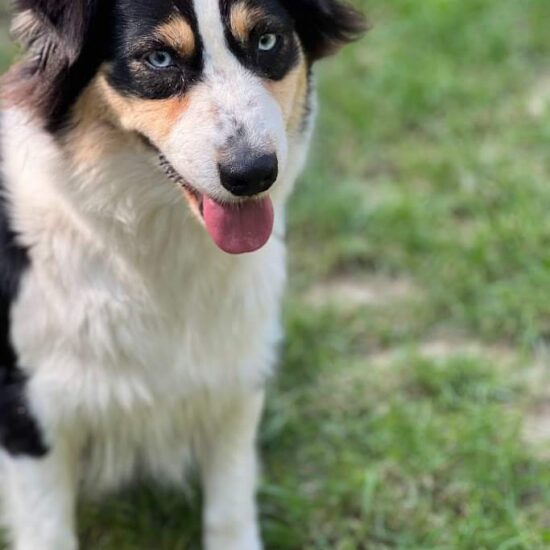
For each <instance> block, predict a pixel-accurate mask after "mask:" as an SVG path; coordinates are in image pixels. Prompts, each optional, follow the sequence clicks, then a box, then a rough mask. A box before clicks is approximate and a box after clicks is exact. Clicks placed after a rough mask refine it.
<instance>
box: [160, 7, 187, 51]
mask: <svg viewBox="0 0 550 550" xmlns="http://www.w3.org/2000/svg"><path fill="white" fill-rule="evenodd" d="M155 36H157V37H158V38H160V39H161V40H162V41H164V42H166V44H167V45H168V46H170V47H171V48H173V49H174V50H175V51H176V52H178V53H179V54H180V55H181V56H183V57H189V56H191V55H192V54H193V52H194V51H195V33H194V32H193V29H192V28H191V25H189V23H188V22H187V21H186V20H185V19H184V18H183V17H178V16H172V17H171V18H170V19H169V20H168V21H167V22H165V23H163V24H162V25H160V26H159V27H157V28H156V29H155Z"/></svg>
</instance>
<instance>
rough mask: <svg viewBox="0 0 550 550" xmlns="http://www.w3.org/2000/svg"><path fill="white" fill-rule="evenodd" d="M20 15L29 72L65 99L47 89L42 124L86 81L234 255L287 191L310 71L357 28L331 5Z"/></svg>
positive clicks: (184, 0)
mask: <svg viewBox="0 0 550 550" xmlns="http://www.w3.org/2000/svg"><path fill="white" fill-rule="evenodd" d="M20 4H21V8H22V11H23V13H22V16H23V19H22V20H23V26H24V30H23V33H21V34H23V38H24V39H25V40H26V41H27V43H30V46H31V50H34V52H35V54H36V52H37V50H38V55H39V56H40V57H41V59H40V61H39V63H40V65H41V66H42V69H40V68H37V69H36V70H37V71H40V70H42V71H43V75H42V76H43V78H44V77H45V78H46V79H48V78H49V80H50V81H52V83H53V84H54V85H55V86H56V87H57V88H58V90H57V94H58V96H61V97H56V96H55V93H53V92H50V99H49V102H48V104H47V108H46V110H45V111H44V112H45V113H46V114H45V116H46V117H49V120H48V121H47V122H48V124H51V125H54V126H55V125H57V126H59V121H60V120H63V121H65V122H66V121H67V117H68V115H69V116H70V112H71V108H72V107H73V105H74V103H76V101H77V99H78V95H79V94H80V93H81V92H82V90H84V89H85V87H89V86H90V85H91V83H92V84H93V86H94V90H95V91H96V93H99V94H100V96H101V102H102V103H103V104H105V105H106V107H107V109H108V111H109V113H110V116H111V117H112V120H113V122H114V123H115V124H116V125H117V126H118V127H120V128H121V129H123V130H124V131H125V132H131V133H135V134H139V135H140V136H141V137H142V138H143V141H144V142H145V143H147V144H148V145H149V146H150V147H151V148H154V150H155V151H156V152H158V156H159V158H160V159H161V162H162V165H163V167H164V168H165V170H166V172H167V174H168V175H169V176H170V177H171V179H173V180H175V181H177V182H178V184H179V185H181V186H182V188H183V189H184V191H185V193H184V194H185V196H186V198H187V200H188V202H189V205H190V207H191V208H192V210H193V211H194V212H195V213H196V215H197V217H198V218H199V219H200V220H201V221H202V222H203V223H204V224H205V226H206V228H207V230H208V232H209V234H210V235H211V236H212V238H213V239H214V241H215V242H216V244H218V246H220V248H222V249H223V250H225V251H226V252H230V253H242V252H250V251H253V250H256V249H258V248H260V247H261V246H263V245H264V244H265V242H266V241H267V240H268V238H269V236H270V234H271V231H272V227H273V208H272V203H271V199H270V190H271V189H272V188H273V187H274V186H277V185H281V184H284V181H285V174H286V171H287V166H288V163H289V143H292V141H293V140H294V139H295V138H296V137H297V136H299V135H300V134H301V133H303V132H306V130H307V128H308V116H309V113H310V111H311V109H310V106H309V102H310V99H311V98H310V95H311V93H310V92H311V91H310V78H309V75H310V68H311V65H312V64H313V63H314V62H315V61H316V60H317V59H319V58H321V57H323V56H325V55H328V54H329V53H332V52H334V51H335V50H337V49H338V47H339V46H341V45H342V44H344V43H345V42H347V41H349V40H351V39H353V38H354V37H355V36H356V35H357V33H358V32H360V30H361V29H362V24H363V22H362V19H361V18H360V16H359V15H358V14H357V13H356V12H355V11H353V10H352V9H351V8H349V7H348V6H346V5H344V4H342V3H341V2H338V1H336V0H111V1H110V2H109V1H108V0H103V1H102V0H96V1H92V0H21V1H20ZM25 18H26V21H25V20H24V19H25ZM25 33H26V35H27V36H25ZM52 33H53V35H52ZM38 37H39V38H38ZM48 48H49V50H50V51H48V52H46V49H48ZM52 52H53V53H52ZM43 56H46V58H45V59H44V58H43ZM48 65H49V66H48ZM50 67H51V68H50ZM92 67H93V68H92ZM56 68H57V71H56ZM48 71H49V73H48ZM71 79H72V81H74V82H77V83H80V84H79V85H75V84H74V82H73V83H71ZM67 82H69V85H67V84H66V83H67ZM42 95H44V93H42ZM64 95H65V96H66V97H62V96H64Z"/></svg>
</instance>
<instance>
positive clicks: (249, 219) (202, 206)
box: [159, 152, 274, 254]
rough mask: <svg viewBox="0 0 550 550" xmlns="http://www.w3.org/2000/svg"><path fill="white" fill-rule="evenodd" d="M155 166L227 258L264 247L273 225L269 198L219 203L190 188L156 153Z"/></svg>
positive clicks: (161, 155) (169, 164)
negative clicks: (165, 176) (181, 196)
mask: <svg viewBox="0 0 550 550" xmlns="http://www.w3.org/2000/svg"><path fill="white" fill-rule="evenodd" d="M159 162H160V166H161V167H162V169H163V170H164V172H165V173H166V175H167V176H168V178H169V179H171V180H172V181H174V182H175V183H176V184H177V185H178V186H179V187H180V189H181V190H182V192H183V195H184V197H185V198H186V200H187V203H188V204H189V207H190V208H191V211H192V212H193V213H194V214H195V216H196V217H197V219H198V220H199V221H200V222H201V223H202V224H203V226H204V227H205V228H206V231H207V232H208V234H209V235H210V237H211V238H212V240H213V241H214V243H215V244H216V245H217V246H218V247H219V248H220V249H221V250H223V251H224V252H226V253H228V254H247V253H250V252H255V251H257V250H259V249H260V248H263V247H264V246H265V245H266V244H267V242H268V241H269V238H270V237H271V234H272V233H273V225H274V211H273V203H272V202H271V199H270V198H269V197H263V198H256V199H248V200H241V201H238V202H231V203H221V202H218V201H216V200H214V199H213V198H211V197H209V196H208V195H206V194H204V193H201V192H199V191H198V190H197V189H195V188H194V187H193V186H192V185H190V184H189V183H188V182H187V181H186V180H185V179H184V178H183V177H182V176H181V174H180V173H179V172H178V171H177V170H176V169H175V168H174V167H173V166H172V164H171V163H170V161H169V160H168V159H167V158H166V157H165V156H164V155H163V154H162V153H160V152H159Z"/></svg>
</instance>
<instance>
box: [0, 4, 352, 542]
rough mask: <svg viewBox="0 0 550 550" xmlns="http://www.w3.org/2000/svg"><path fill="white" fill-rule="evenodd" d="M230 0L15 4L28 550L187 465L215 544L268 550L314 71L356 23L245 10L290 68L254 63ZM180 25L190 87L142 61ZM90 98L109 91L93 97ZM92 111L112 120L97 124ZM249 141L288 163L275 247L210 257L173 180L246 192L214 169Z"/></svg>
mask: <svg viewBox="0 0 550 550" xmlns="http://www.w3.org/2000/svg"><path fill="white" fill-rule="evenodd" d="M236 1H237V0H193V1H191V0H133V1H131V0H111V1H108V0H19V1H18V2H17V5H16V10H17V12H18V17H17V19H16V32H17V34H18V36H19V37H20V39H21V41H22V42H23V43H24V46H25V48H26V52H27V53H26V55H25V58H24V59H23V60H22V61H20V62H19V63H18V64H17V65H16V66H14V68H13V69H12V71H11V72H10V74H9V75H8V77H7V80H6V81H5V83H4V100H3V106H2V115H1V182H0V191H1V199H0V483H1V485H0V487H1V495H2V512H3V520H4V524H5V526H6V527H7V530H8V534H9V536H10V541H11V546H12V548H14V549H15V550H75V549H76V548H77V546H78V542H77V537H76V526H75V502H76V499H77V495H78V494H79V492H80V491H82V492H83V493H94V494H97V493H103V492H105V491H111V490H113V489H116V488H118V487H120V486H122V485H124V484H127V483H129V482H131V480H132V479H133V478H134V477H135V476H136V475H138V474H139V475H147V476H151V477H152V478H154V479H157V480H162V481H169V482H172V483H176V484H181V483H183V480H184V476H185V473H186V471H188V470H189V467H190V466H192V465H197V466H198V470H199V472H200V476H201V479H202V485H203V490H204V502H205V509H204V545H205V548H207V549H209V550H258V549H260V548H261V541H260V534H259V528H258V523H257V517H256V516H257V513H256V505H255V499H254V493H255V484H256V471H257V465H256V453H255V439H256V431H257V428H258V423H259V420H260V417H261V414H262V408H263V402H264V385H265V382H266V379H267V378H268V377H269V376H270V374H271V373H272V370H273V367H274V365H275V362H276V355H277V354H276V350H277V345H278V343H279V342H280V340H281V326H280V319H279V313H280V312H279V308H280V300H281V296H282V293H283V290H284V285H285V245H284V241H283V235H284V209H285V202H286V199H287V197H288V196H289V194H290V191H291V190H292V187H293V184H294V180H295V179H296V177H297V175H298V173H299V171H300V170H301V168H302V164H303V161H304V158H305V154H306V149H307V145H308V142H309V137H310V133H311V127H312V122H313V120H312V119H313V116H312V113H313V112H314V98H313V92H312V87H311V78H310V68H311V65H312V64H313V63H314V62H315V61H316V60H317V59H319V58H320V57H322V56H324V55H327V54H328V53H331V52H332V51H333V50H335V49H336V48H337V47H339V46H340V45H342V44H343V43H345V42H347V41H349V40H351V39H352V38H353V37H355V36H356V34H357V32H359V31H360V28H361V21H360V19H359V16H358V15H357V14H356V13H355V12H354V11H353V10H351V9H350V8H348V7H347V6H344V5H343V4H342V3H341V2H337V1H336V0H244V1H243V0H241V3H243V4H246V6H245V7H246V8H247V9H250V10H251V11H252V13H255V11H254V10H255V8H258V7H259V8H261V10H263V11H264V12H266V13H267V14H268V16H269V17H268V18H271V19H269V20H270V21H271V20H273V21H276V22H277V24H278V25H280V27H277V28H278V29H279V28H280V29H281V30H280V31H278V32H280V33H287V34H285V35H284V36H286V37H287V38H285V42H284V44H285V46H284V47H286V48H287V51H286V52H284V59H283V58H282V57H280V58H272V59H268V58H262V59H263V60H262V61H261V63H260V62H259V61H258V59H259V58H258V57H254V56H250V55H249V54H248V53H247V50H245V49H244V47H241V45H240V44H241V43H240V42H238V41H236V40H235V39H234V38H233V34H232V30H231V28H230V26H231V24H230V22H229V19H228V16H227V13H228V12H229V11H230V10H231V9H232V4H233V3H235V2H236ZM174 13H175V14H176V15H177V17H180V16H181V17H182V18H184V20H185V25H188V26H189V28H190V29H191V30H192V33H193V36H194V47H193V50H192V52H191V53H190V54H189V58H188V59H184V60H183V61H181V64H179V65H178V67H179V69H178V70H180V71H181V72H182V73H181V74H180V73H178V74H177V75H176V73H172V76H171V77H170V78H171V80H170V78H169V75H167V73H163V75H162V76H161V75H160V73H155V72H152V71H150V69H149V68H144V67H143V66H140V68H139V69H136V66H137V65H136V60H135V58H132V59H130V57H129V53H128V52H129V50H130V47H131V46H132V45H133V44H135V43H137V42H139V41H140V40H141V39H142V38H143V37H146V36H148V33H149V32H150V29H151V28H154V27H156V26H157V25H158V24H160V23H162V22H165V21H168V20H170V21H171V20H172V19H173V17H175V15H174ZM281 35H282V34H281ZM281 55H282V54H281ZM300 63H303V64H304V66H305V67H306V71H307V74H308V83H309V84H308V87H307V90H306V89H305V90H304V91H303V92H301V93H302V94H303V97H301V98H294V99H293V100H292V101H290V100H289V102H290V103H289V105H290V106H291V107H292V108H293V109H294V110H296V108H297V107H296V105H298V103H296V102H299V110H298V111H299V113H300V114H299V117H300V120H299V124H296V121H294V126H292V125H291V123H290V122H289V121H290V120H291V118H292V117H291V115H290V112H289V113H287V114H288V116H287V117H286V118H285V115H284V106H283V104H282V103H281V97H283V96H284V93H287V92H286V91H285V90H286V88H284V86H283V84H284V79H285V78H286V76H287V75H288V74H290V72H291V71H293V70H297V69H296V68H297V67H298V66H299V64H300ZM132 71H134V72H132ZM136 71H137V72H136ZM182 75H183V76H182ZM176 76H177V77H178V78H176ZM161 79H164V80H162V81H161ZM273 83H283V84H281V86H283V88H284V89H283V91H282V92H280V93H279V92H277V93H275V92H273V93H272V91H270V90H273V89H275V88H273V86H276V84H273ZM272 84H273V86H271V85H272ZM107 87H108V88H109V90H107ZM287 87H288V86H287ZM94 90H95V91H96V92H97V93H98V94H104V95H100V96H92V99H91V100H90V99H89V98H88V99H86V98H87V97H88V96H90V94H92V92H93V91H94ZM97 90H100V91H97ZM293 90H295V91H296V90H297V88H293ZM293 93H294V92H293ZM296 93H297V92H296ZM296 93H294V95H296ZM186 94H193V95H192V96H190V97H192V100H191V101H190V102H189V105H186V110H185V112H184V113H183V114H182V115H181V116H179V117H176V118H175V119H174V121H173V123H172V122H171V123H170V124H169V125H168V123H167V124H166V125H165V126H166V127H167V128H168V130H169V131H168V130H165V129H164V126H163V130H162V132H160V131H159V132H156V131H155V132H151V133H149V131H148V128H149V126H148V125H149V124H150V125H151V128H153V126H154V125H155V124H156V123H157V121H154V120H151V121H150V122H143V120H144V117H143V116H142V115H143V113H144V112H145V111H146V110H147V109H148V108H151V105H153V104H152V103H151V102H161V101H166V100H167V99H169V98H175V97H183V96H186ZM281 94H282V95H281ZM115 96H116V97H115ZM95 97H102V98H108V99H105V109H104V110H105V111H109V116H106V118H105V119H103V118H102V117H103V111H101V112H100V113H99V114H97V113H95V114H94V113H92V114H93V116H92V118H91V120H90V119H87V122H83V120H84V118H85V115H82V112H84V111H86V109H88V110H89V106H90V104H92V107H94V108H95V107H97V105H95V106H94V101H95V99H94V98H95ZM109 98H110V99H109ZM113 98H114V99H113ZM86 101H87V103H86ZM285 101H286V100H285ZM90 102H91V103H90ZM140 102H143V103H140ZM292 102H294V103H292ZM121 103H124V106H123V107H121ZM83 105H84V106H86V105H87V106H88V107H86V108H85V107H83ZM92 110H93V109H92ZM102 110H103V106H102ZM86 116H88V115H86ZM94 117H96V118H94ZM145 118H146V117H145ZM138 119H139V122H136V120H138ZM155 128H156V126H155ZM159 135H162V136H163V137H162V139H160V138H159V137H158V136H159ZM235 135H238V136H239V138H242V139H244V140H245V141H246V144H247V147H248V148H249V149H257V150H259V149H262V150H263V149H265V148H266V147H268V148H271V149H270V151H271V153H272V154H276V156H277V158H278V165H279V177H278V179H277V182H276V183H275V185H274V186H273V187H272V188H271V189H270V190H269V192H268V193H269V196H270V197H271V198H272V200H273V203H274V205H275V214H276V221H275V233H274V236H273V237H272V238H271V240H270V241H269V242H268V244H267V245H266V246H265V247H263V248H262V249H261V250H259V251H257V252H255V253H253V254H245V255H242V256H230V255H227V254H225V253H223V252H222V251H220V250H219V249H218V248H216V246H214V244H213V243H212V242H211V241H210V239H209V238H208V236H207V234H206V232H205V230H204V227H203V226H202V225H201V223H200V219H199V218H200V213H199V215H197V212H196V211H195V212H194V211H193V208H192V204H191V203H190V205H189V206H191V207H189V206H188V205H187V204H186V203H185V200H184V199H183V198H182V194H181V190H180V189H178V186H177V185H175V184H174V182H173V181H172V180H173V179H176V180H180V179H181V181H185V182H186V185H189V186H190V187H191V192H192V193H195V194H204V195H208V196H211V197H213V198H215V199H216V200H219V201H235V200H237V198H236V197H235V196H233V195H232V193H230V192H229V191H228V190H227V189H226V188H224V187H223V186H222V185H221V184H220V178H219V174H218V170H217V162H219V160H217V159H218V156H219V155H218V153H219V151H220V150H222V149H223V148H224V147H227V144H228V143H233V141H234V140H233V141H232V139H233V138H234V136H235ZM102 136H103V137H102ZM103 139H104V140H105V142H106V143H102V141H103ZM159 155H161V158H162V159H164V161H165V167H166V166H168V167H169V168H168V172H169V173H168V174H166V173H165V172H164V171H163V169H162V167H161V166H159ZM217 155H218V156H217ZM174 175H176V177H174ZM188 191H189V189H188ZM238 200H241V199H238ZM183 521H185V518H182V522H183Z"/></svg>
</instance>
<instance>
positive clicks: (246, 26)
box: [230, 2, 265, 42]
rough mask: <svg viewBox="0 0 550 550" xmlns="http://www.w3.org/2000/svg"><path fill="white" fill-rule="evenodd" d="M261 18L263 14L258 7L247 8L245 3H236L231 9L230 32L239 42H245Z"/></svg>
mask: <svg viewBox="0 0 550 550" xmlns="http://www.w3.org/2000/svg"><path fill="white" fill-rule="evenodd" d="M263 17H265V14H264V12H263V11H262V10H261V9H260V8H258V7H250V6H247V5H246V3H245V2H237V3H236V4H233V6H232V8H231V15H230V22H231V32H232V33H233V36H234V37H235V38H236V39H237V40H238V41H239V42H246V41H247V40H248V38H249V37H250V33H251V32H252V30H253V29H254V27H255V26H256V24H257V23H258V21H260V20H261V19H262V18H263Z"/></svg>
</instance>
